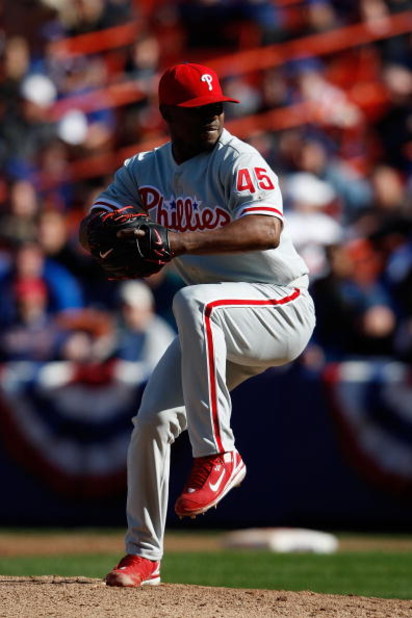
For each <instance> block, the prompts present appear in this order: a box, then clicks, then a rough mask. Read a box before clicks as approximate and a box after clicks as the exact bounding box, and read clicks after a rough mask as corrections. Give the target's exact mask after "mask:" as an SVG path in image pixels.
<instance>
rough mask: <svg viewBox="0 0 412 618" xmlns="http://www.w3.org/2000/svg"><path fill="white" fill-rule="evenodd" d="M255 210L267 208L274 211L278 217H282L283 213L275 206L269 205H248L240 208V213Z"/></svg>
mask: <svg viewBox="0 0 412 618" xmlns="http://www.w3.org/2000/svg"><path fill="white" fill-rule="evenodd" d="M255 210H268V211H269V212H275V213H276V214H277V215H279V216H280V217H283V213H282V212H281V211H280V210H278V209H277V208H272V207H270V206H248V207H247V208H244V209H243V210H242V214H244V213H245V212H255Z"/></svg>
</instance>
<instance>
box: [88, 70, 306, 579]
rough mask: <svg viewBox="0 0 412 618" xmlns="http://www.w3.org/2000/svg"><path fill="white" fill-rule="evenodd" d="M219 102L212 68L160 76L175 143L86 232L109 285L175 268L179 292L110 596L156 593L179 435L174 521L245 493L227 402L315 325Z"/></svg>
mask: <svg viewBox="0 0 412 618" xmlns="http://www.w3.org/2000/svg"><path fill="white" fill-rule="evenodd" d="M225 102H233V103H238V101H236V100H235V99H231V98H229V97H227V96H224V94H223V93H222V89H221V86H220V83H219V80H218V77H217V75H216V74H215V72H214V71H213V70H212V69H211V68H209V67H206V66H202V65H199V64H193V63H184V64H178V65H175V66H173V67H171V68H169V69H168V70H166V71H165V73H164V74H163V75H162V77H161V79H160V83H159V104H160V111H161V113H162V116H163V118H164V120H165V121H166V123H167V125H168V129H169V133H170V141H169V142H168V143H166V144H165V145H163V146H161V147H159V148H156V149H154V150H152V151H149V152H142V153H139V154H136V155H135V156H134V157H132V158H131V159H128V160H127V161H125V163H124V165H123V167H121V169H119V170H118V171H117V172H116V174H115V176H114V179H113V182H112V183H111V184H110V185H109V186H108V187H107V189H106V190H105V191H103V192H102V193H101V194H100V195H99V196H98V198H97V199H96V201H95V203H94V205H93V207H92V210H91V213H90V214H89V215H88V216H87V217H86V218H85V219H84V220H83V222H82V225H81V232H80V238H81V240H82V243H83V244H84V246H85V247H87V248H88V249H89V250H90V251H91V252H92V254H93V255H95V256H96V259H98V261H99V263H100V264H101V266H102V268H103V269H104V270H105V271H106V273H107V274H108V276H109V277H111V278H117V279H118V278H130V277H136V276H145V275H147V274H150V272H155V271H156V270H159V269H160V268H162V267H163V265H164V264H165V263H167V262H169V261H172V262H173V263H174V266H175V267H176V269H177V270H178V272H179V273H180V275H181V277H182V278H183V280H184V281H185V283H186V284H187V285H186V286H184V287H183V288H182V289H180V290H179V291H178V292H177V294H176V295H175V297H174V300H173V311H174V315H175V318H176V323H177V326H178V336H177V337H176V338H175V340H174V341H173V343H172V344H171V345H170V347H169V348H168V349H167V350H166V352H165V354H164V356H163V357H162V358H161V360H160V362H159V364H158V365H157V367H156V368H155V370H154V372H153V374H152V376H151V377H150V379H149V382H148V384H147V386H146V388H145V392H144V394H143V398H142V401H141V405H140V409H139V411H138V414H137V415H136V417H135V418H134V419H133V424H134V429H133V432H132V436H131V442H130V446H129V451H128V498H127V520H128V531H127V535H126V539H125V545H126V555H125V557H124V558H123V559H122V560H121V561H120V563H119V564H118V565H117V566H116V567H115V568H114V569H113V570H112V571H110V573H109V574H108V575H107V576H106V584H107V585H109V586H140V585H143V584H158V583H159V582H160V561H161V558H162V554H163V539H164V531H165V523H166V521H165V520H166V512H167V505H168V485H169V464H170V449H171V445H172V443H173V442H174V441H175V440H176V438H177V437H178V436H179V434H180V433H181V432H182V431H185V430H187V431H188V434H189V439H190V444H191V448H192V452H193V467H192V470H191V472H190V474H189V476H188V479H187V482H186V485H185V487H184V488H183V490H182V493H181V495H180V496H179V498H178V500H177V502H176V504H175V512H176V514H177V515H178V516H179V517H195V516H196V515H198V514H200V513H204V512H205V511H207V510H208V509H210V508H211V507H212V506H215V505H217V504H218V503H219V502H220V500H221V499H222V498H223V497H224V496H225V495H226V494H227V493H228V492H229V491H230V490H231V489H232V488H233V487H235V486H236V485H238V484H239V483H240V482H241V481H242V479H243V478H244V476H245V474H246V466H245V463H244V462H243V460H242V457H241V455H240V454H239V452H238V451H237V450H236V446H235V439H234V436H233V432H232V429H231V423H230V419H231V397H230V391H231V390H232V389H233V388H234V387H236V386H237V385H238V384H240V383H241V382H243V381H244V380H246V379H248V378H250V377H252V376H254V375H257V374H259V373H261V372H263V371H265V369H267V368H268V367H273V366H276V365H283V364H285V363H288V362H290V361H292V360H293V359H295V358H296V357H297V356H299V355H300V354H301V353H302V351H303V350H304V348H305V347H306V345H307V343H308V341H309V339H310V336H311V334H312V331H313V328H314V324H315V315H314V308H313V303H312V300H311V297H310V295H309V293H308V270H307V266H306V265H305V263H304V261H303V260H302V259H301V257H300V256H299V255H298V254H297V252H296V251H295V249H294V247H293V245H292V243H291V240H290V237H289V235H288V229H287V223H286V222H285V220H284V216H283V210H282V197H281V192H280V190H279V183H278V178H277V176H276V174H275V173H274V172H273V171H272V170H271V169H270V167H269V165H268V164H267V162H266V161H265V160H264V159H263V158H262V156H261V155H260V154H259V153H258V152H257V151H256V150H255V149H254V148H253V147H251V146H250V145H248V144H246V143H244V142H242V141H241V140H239V139H238V138H236V137H234V136H233V135H231V134H230V133H229V132H228V131H227V130H226V129H224V126H223V123H224V107H223V106H224V103H225ZM108 229H110V232H109V236H108ZM113 230H114V236H110V234H113ZM110 238H112V240H111V241H110ZM142 263H143V264H146V267H147V270H144V268H145V267H143V269H142Z"/></svg>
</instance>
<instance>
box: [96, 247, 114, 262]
mask: <svg viewBox="0 0 412 618" xmlns="http://www.w3.org/2000/svg"><path fill="white" fill-rule="evenodd" d="M112 251H113V248H112V249H108V250H107V251H100V252H99V255H100V257H101V258H102V260H105V259H106V258H107V257H108V256H109V255H110V254H111V252H112Z"/></svg>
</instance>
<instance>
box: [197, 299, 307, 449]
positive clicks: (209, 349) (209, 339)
mask: <svg viewBox="0 0 412 618" xmlns="http://www.w3.org/2000/svg"><path fill="white" fill-rule="evenodd" d="M299 295H300V289H299V288H294V291H293V293H292V294H290V295H289V296H285V297H284V298H279V299H275V298H270V299H268V300H250V299H248V300H241V299H238V298H236V299H225V300H223V299H220V300H214V301H212V302H210V303H208V304H207V305H206V306H205V308H204V313H203V315H204V323H205V334H206V356H207V372H208V380H209V402H210V412H211V417H212V431H213V437H214V440H215V443H216V446H217V448H218V452H219V453H223V451H224V448H223V443H222V436H221V433H220V424H219V411H218V404H217V386H216V383H217V380H216V366H215V353H214V344H213V332H212V325H211V315H212V312H213V310H214V309H216V308H219V307H228V306H242V305H245V306H253V307H259V306H260V307H265V306H266V307H267V306H268V305H272V306H275V305H285V304H287V303H289V302H291V301H292V300H295V299H296V298H298V296H299Z"/></svg>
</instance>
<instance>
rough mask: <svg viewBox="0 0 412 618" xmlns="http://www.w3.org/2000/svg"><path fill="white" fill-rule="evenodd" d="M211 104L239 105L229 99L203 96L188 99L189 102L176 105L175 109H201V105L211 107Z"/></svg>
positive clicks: (236, 101)
mask: <svg viewBox="0 0 412 618" xmlns="http://www.w3.org/2000/svg"><path fill="white" fill-rule="evenodd" d="M212 103H240V101H238V100H237V99H231V98H230V97H224V96H220V97H211V96H208V95H204V96H203V97H196V98H195V99H189V101H185V102H184V103H177V107H202V106H203V105H211V104H212Z"/></svg>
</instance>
